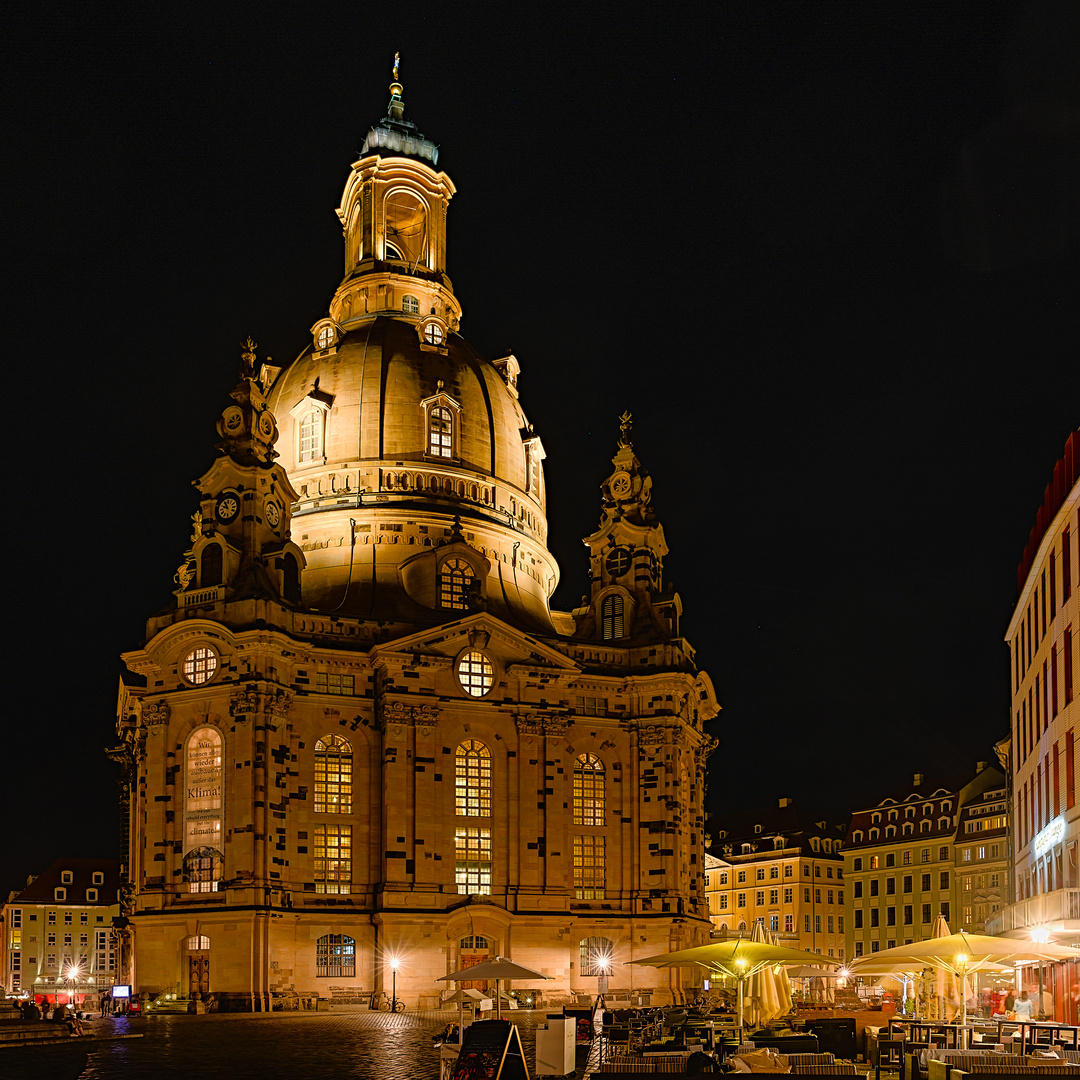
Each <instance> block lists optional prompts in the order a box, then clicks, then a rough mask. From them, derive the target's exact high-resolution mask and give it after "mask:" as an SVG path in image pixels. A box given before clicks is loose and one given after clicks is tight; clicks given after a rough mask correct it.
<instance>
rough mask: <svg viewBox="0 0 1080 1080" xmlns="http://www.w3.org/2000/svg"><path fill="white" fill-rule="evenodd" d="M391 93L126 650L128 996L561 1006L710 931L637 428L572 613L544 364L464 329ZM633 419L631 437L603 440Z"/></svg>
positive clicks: (694, 775) (424, 163)
mask: <svg viewBox="0 0 1080 1080" xmlns="http://www.w3.org/2000/svg"><path fill="white" fill-rule="evenodd" d="M437 158H438V150H437V148H436V146H435V144H434V143H432V142H431V141H430V140H428V139H426V138H425V137H424V136H423V135H421V134H420V133H419V132H418V131H417V130H416V128H415V127H414V126H413V125H412V124H411V123H409V122H408V121H406V120H405V119H404V105H403V100H402V87H401V83H400V82H398V81H397V74H396V68H395V79H394V82H393V83H392V84H391V100H390V107H389V112H388V115H387V116H386V117H385V118H384V119H383V120H382V121H380V122H379V123H378V124H376V125H375V126H373V127H372V128H371V129H370V130H369V131H368V133H367V136H366V138H365V142H364V146H363V149H362V151H361V157H360V160H358V161H357V162H356V163H355V164H354V165H353V166H352V168H351V170H350V173H349V176H348V179H347V181H346V185H345V190H344V194H343V196H342V200H341V204H340V207H339V209H338V217H339V219H340V222H341V225H342V228H343V232H344V238H345V272H344V276H343V278H342V281H341V284H340V285H339V286H338V288H337V290H336V292H335V294H334V296H333V298H332V300H331V302H330V306H329V310H328V313H327V314H326V316H325V317H323V318H321V319H319V320H318V321H317V322H316V323H315V324H314V325H313V326H312V327H311V328H310V335H311V339H310V344H309V346H308V347H307V348H305V350H304V351H303V352H302V353H301V355H300V356H299V357H298V358H297V359H296V360H295V361H294V362H293V363H292V364H291V365H289V366H287V367H283V368H278V367H274V366H272V365H270V364H269V363H266V364H260V363H259V362H258V360H257V357H256V354H255V346H254V344H253V343H251V342H249V343H248V344H247V346H246V347H245V351H244V355H243V363H242V371H241V378H240V381H239V383H238V385H237V387H236V389H235V390H234V391H233V393H232V400H231V402H229V403H228V404H227V406H226V408H225V409H224V411H223V412H222V414H221V417H220V419H219V421H218V432H219V435H220V437H221V438H220V442H219V443H218V456H217V458H216V460H214V462H213V464H212V465H211V466H210V468H209V470H208V471H207V472H206V473H205V474H204V475H203V476H202V477H201V479H199V480H198V481H197V487H198V490H199V493H200V503H199V509H198V512H197V513H196V514H195V516H194V518H193V528H192V534H191V546H190V548H189V550H188V551H187V552H186V553H185V554H184V557H183V560H182V562H181V564H180V567H179V569H178V571H177V574H176V586H177V587H176V589H175V594H174V601H173V603H172V605H171V606H170V607H169V608H168V609H167V610H166V611H164V612H163V613H161V614H159V615H156V616H154V617H153V618H151V619H150V620H149V623H148V626H147V634H146V641H145V643H144V645H143V646H142V647H141V648H139V649H136V650H133V651H131V652H129V653H127V654H125V656H124V660H125V662H126V664H127V666H128V668H129V669H130V671H131V672H132V673H134V675H135V676H136V678H135V679H134V680H133V679H130V678H129V679H127V680H125V682H124V683H123V684H122V687H121V691H120V703H119V709H118V730H119V735H120V745H119V747H118V748H117V751H116V753H117V755H118V756H119V757H120V758H121V759H122V760H123V762H124V765H125V769H126V776H127V792H128V801H129V816H128V821H129V832H130V838H129V848H130V865H129V874H130V884H131V888H132V897H131V902H130V905H129V910H128V911H126V914H128V915H129V917H130V927H131V933H132V935H133V938H134V943H135V944H134V948H135V973H134V979H135V983H136V986H137V989H138V990H139V991H146V992H148V993H151V994H156V993H162V992H172V993H176V994H178V995H179V996H181V997H183V996H187V995H193V994H197V993H207V992H208V993H212V994H214V995H215V997H216V998H217V999H218V1001H219V1003H220V1006H221V1007H222V1008H235V1009H255V1010H263V1009H266V1008H268V1007H269V1005H270V1002H271V999H272V998H273V997H274V996H275V995H282V996H286V997H287V996H293V995H299V996H310V995H319V996H321V997H329V998H332V999H336V1000H342V1001H345V1000H359V999H360V998H362V997H363V996H364V995H366V994H369V993H371V992H372V991H373V990H378V989H382V988H386V989H387V990H389V986H390V967H389V965H390V963H391V961H392V960H396V961H397V963H398V970H397V981H396V985H397V992H398V995H399V996H401V997H404V999H405V1000H406V1001H407V1002H408V1003H410V1004H413V1005H415V1004H417V1003H421V1004H422V1003H432V1002H433V1001H434V1000H435V999H436V998H437V996H438V994H439V991H440V989H442V988H443V986H445V984H438V983H436V982H435V980H436V979H437V978H438V977H440V976H443V975H446V974H447V973H449V972H451V971H454V970H456V969H458V968H461V967H465V966H469V965H470V964H472V963H475V962H478V961H479V960H482V959H484V958H486V957H488V956H494V955H505V956H513V958H514V959H515V960H516V961H518V962H520V963H523V964H525V965H527V966H529V967H532V968H535V969H537V970H540V971H542V972H543V973H545V974H547V975H549V976H550V977H551V979H552V981H551V982H547V983H543V984H539V988H541V989H542V992H543V994H544V1000H546V1001H551V1000H553V999H554V1000H558V999H559V997H560V996H568V995H569V994H570V993H571V991H574V990H590V991H595V989H596V975H597V974H598V973H599V967H598V964H597V960H598V959H599V958H600V957H601V956H609V957H610V959H611V961H612V962H613V964H614V967H613V972H614V973H615V974H613V976H612V979H611V983H612V990H613V991H614V990H616V989H619V988H622V987H627V988H629V987H630V986H631V985H632V986H633V987H634V988H635V989H645V988H656V989H658V990H659V991H660V999H661V1000H662V999H663V994H664V993H665V992H666V990H667V989H668V988H669V987H671V986H676V985H679V983H678V980H679V979H680V978H681V977H682V976H681V975H680V974H679V973H677V972H676V973H670V972H667V971H658V970H654V969H640V968H635V967H629V968H627V967H624V966H623V963H624V962H625V961H629V960H632V959H633V958H635V957H641V956H647V955H651V954H655V953H657V952H666V951H669V950H671V949H676V948H684V947H688V946H691V945H696V944H700V943H702V942H703V941H705V940H707V938H708V935H709V925H710V924H709V917H708V908H707V904H706V900H705V889H704V884H705V874H704V871H705V851H704V845H703V822H704V818H703V813H704V810H703V799H704V788H705V764H706V757H707V755H708V753H709V752H710V750H711V749H712V747H713V745H714V744H715V740H713V739H712V738H711V736H709V735H708V734H707V733H706V732H705V730H704V725H705V723H706V722H707V721H709V720H711V719H712V718H713V717H714V716H715V715H716V713H717V712H718V705H717V702H716V697H715V694H714V692H713V688H712V685H711V683H710V680H709V678H708V676H707V675H705V674H704V673H703V672H700V671H699V670H698V669H697V666H696V664H695V661H694V652H693V649H692V648H691V646H690V645H689V644H688V643H687V642H686V641H685V640H684V639H683V637H682V636H681V632H680V627H679V621H680V616H681V600H680V598H679V596H678V594H677V593H675V592H674V591H673V590H672V589H671V587H670V586H667V585H665V583H664V580H663V560H664V556H665V555H666V554H667V545H666V542H665V539H664V531H663V528H662V526H661V525H660V524H659V522H658V520H657V518H656V515H655V513H654V511H653V507H652V478H651V477H650V476H649V474H648V471H647V469H646V468H645V467H644V466H643V464H642V463H641V461H640V460H639V459H638V456H637V454H636V453H635V450H634V447H633V443H632V438H631V435H632V432H631V426H630V418H629V416H624V417H623V418H622V421H621V424H620V428H619V432H618V439H617V445H616V452H615V455H614V457H613V459H612V467H611V469H610V472H609V475H608V476H607V478H606V479H605V480H604V482H603V484H602V487H601V493H602V494H601V506H600V512H601V519H600V525H599V526H598V527H597V528H596V530H595V531H594V532H592V533H591V534H590V535H589V536H587V537H586V538H585V544H586V546H587V548H588V552H589V556H588V557H589V591H588V593H587V595H585V596H584V598H583V600H582V603H581V605H580V607H578V608H577V609H575V610H574V611H572V612H560V611H556V610H552V609H551V607H550V603H549V600H550V597H551V595H552V593H553V591H554V589H555V586H556V584H557V582H558V578H559V569H558V567H557V565H556V563H555V560H554V559H553V557H552V555H551V553H550V552H549V551H548V549H547V546H546V541H547V532H548V526H547V514H548V504H547V491H546V487H545V482H544V470H543V460H544V456H545V449H544V446H543V444H542V443H541V440H540V437H539V436H538V435H537V433H536V432H535V431H534V429H533V426H532V425H531V424H530V423H529V421H528V419H527V417H526V415H525V413H524V411H523V408H522V405H521V402H520V399H519V389H518V379H519V375H520V372H521V366H520V364H519V362H518V360H517V358H516V357H514V356H513V355H509V354H508V355H505V356H502V357H499V358H497V359H495V360H494V361H489V360H487V359H485V358H484V357H481V356H480V355H479V354H477V353H476V352H475V351H474V350H473V349H472V348H471V347H470V346H469V345H468V344H467V343H466V342H465V341H464V339H463V338H462V337H461V336H460V333H459V330H460V321H461V306H460V304H459V302H458V300H457V298H456V296H455V294H454V292H453V288H452V285H451V283H450V279H449V278H448V277H447V274H446V266H447V260H446V214H447V207H448V204H449V202H450V199H451V198H452V196H453V195H454V186H453V183H452V182H451V180H450V178H449V177H448V176H447V175H446V174H445V173H443V172H441V171H439V170H438V169H437ZM613 434H614V430H613Z"/></svg>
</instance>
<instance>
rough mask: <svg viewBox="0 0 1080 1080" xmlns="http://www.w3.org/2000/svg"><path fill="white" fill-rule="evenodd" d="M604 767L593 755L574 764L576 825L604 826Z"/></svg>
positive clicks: (587, 755)
mask: <svg viewBox="0 0 1080 1080" xmlns="http://www.w3.org/2000/svg"><path fill="white" fill-rule="evenodd" d="M604 794H605V793H604V765H603V763H602V762H601V761H600V759H599V758H597V757H594V756H593V755H592V754H581V755H580V756H579V757H578V759H577V761H575V762H574V824H575V825H603V824H604Z"/></svg>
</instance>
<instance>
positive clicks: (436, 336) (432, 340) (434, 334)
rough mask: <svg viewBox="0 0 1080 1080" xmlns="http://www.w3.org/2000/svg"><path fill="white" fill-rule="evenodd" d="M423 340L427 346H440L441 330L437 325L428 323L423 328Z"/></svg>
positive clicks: (441, 339) (441, 340) (441, 341)
mask: <svg viewBox="0 0 1080 1080" xmlns="http://www.w3.org/2000/svg"><path fill="white" fill-rule="evenodd" d="M424 340H425V341H426V342H427V343H428V344H429V345H441V344H442V343H443V328H442V327H441V326H440V325H439V324H438V323H435V322H432V323H428V324H427V326H425V327H424Z"/></svg>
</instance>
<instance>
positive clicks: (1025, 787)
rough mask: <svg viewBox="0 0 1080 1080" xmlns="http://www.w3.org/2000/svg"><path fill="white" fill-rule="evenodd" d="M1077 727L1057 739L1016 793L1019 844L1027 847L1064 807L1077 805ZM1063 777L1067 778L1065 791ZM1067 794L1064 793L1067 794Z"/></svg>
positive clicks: (1036, 763)
mask: <svg viewBox="0 0 1080 1080" xmlns="http://www.w3.org/2000/svg"><path fill="white" fill-rule="evenodd" d="M1073 742H1074V740H1073V729H1072V728H1070V729H1069V730H1068V731H1067V732H1065V737H1064V739H1055V740H1054V745H1053V746H1052V747H1049V748H1047V750H1046V752H1045V754H1044V755H1043V757H1042V759H1041V760H1036V762H1035V769H1034V771H1033V772H1032V774H1031V775H1030V776H1029V777H1027V779H1025V780H1024V782H1023V783H1022V784H1021V785H1020V787H1019V790H1018V791H1017V793H1016V831H1017V847H1018V848H1024V847H1025V846H1026V845H1027V844H1028V843H1029V842H1030V841H1032V840H1034V839H1035V836H1036V834H1037V833H1038V832H1039V831H1040V830H1042V829H1044V828H1046V826H1047V825H1049V824H1050V822H1051V821H1053V819H1054V818H1056V817H1057V816H1058V815H1059V814H1060V813H1061V811H1062V809H1066V810H1071V809H1072V807H1073V806H1075V805H1076V768H1075V760H1074V750H1073ZM1062 780H1064V781H1065V785H1064V791H1062V783H1061V782H1062ZM1063 796H1064V797H1063Z"/></svg>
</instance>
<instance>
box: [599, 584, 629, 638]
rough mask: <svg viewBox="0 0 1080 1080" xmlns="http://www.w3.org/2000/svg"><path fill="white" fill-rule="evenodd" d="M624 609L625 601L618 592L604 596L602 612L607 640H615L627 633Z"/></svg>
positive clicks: (603, 627)
mask: <svg viewBox="0 0 1080 1080" xmlns="http://www.w3.org/2000/svg"><path fill="white" fill-rule="evenodd" d="M624 611H625V601H624V600H623V598H622V597H621V596H620V595H619V594H618V593H610V594H609V595H608V596H605V597H604V603H603V605H602V607H601V613H600V614H601V626H602V630H603V638H604V640H605V641H613V640H614V639H616V638H621V637H623V636H624V635H625V633H626V629H625V626H624Z"/></svg>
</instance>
